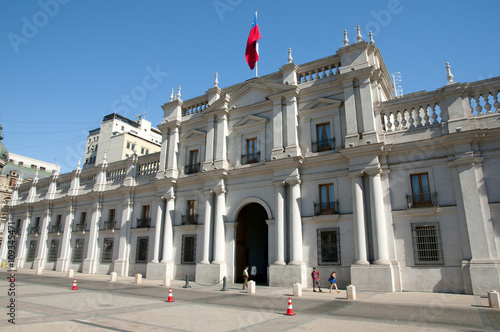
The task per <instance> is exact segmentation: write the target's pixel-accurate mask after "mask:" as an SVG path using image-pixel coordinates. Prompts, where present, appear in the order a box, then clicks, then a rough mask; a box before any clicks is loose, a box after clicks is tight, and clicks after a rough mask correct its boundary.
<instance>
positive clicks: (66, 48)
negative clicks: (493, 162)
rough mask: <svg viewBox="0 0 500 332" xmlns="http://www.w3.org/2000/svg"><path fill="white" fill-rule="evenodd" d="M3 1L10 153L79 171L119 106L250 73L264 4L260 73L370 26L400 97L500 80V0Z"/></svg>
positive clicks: (2, 111)
mask: <svg viewBox="0 0 500 332" xmlns="http://www.w3.org/2000/svg"><path fill="white" fill-rule="evenodd" d="M353 3H354V2H352V1H317V0H310V1H307V2H306V1H294V0H288V1H278V0H276V1H257V0H254V1H249V0H206V1H160V0H143V1H132V0H107V1H97V0H85V1H83V0H41V1H28V0H25V1H13V0H0V54H1V59H2V62H1V64H0V84H1V86H0V123H1V124H2V126H3V128H4V130H3V133H4V136H5V138H4V140H3V143H4V145H5V146H6V147H7V149H8V150H9V151H10V152H13V153H17V154H21V155H25V156H28V157H32V158H36V159H41V160H44V161H48V162H57V163H58V164H60V165H61V168H62V172H70V171H72V170H73V169H75V168H76V164H77V162H78V157H80V156H81V157H83V153H84V146H85V138H86V136H87V134H88V131H89V130H92V129H94V128H97V127H99V125H100V122H101V120H102V117H103V115H106V114H110V113H112V112H113V111H115V110H116V111H117V112H118V113H120V114H122V115H124V116H127V117H129V118H132V119H133V118H134V117H135V116H136V115H138V114H141V113H143V111H144V109H145V108H146V96H145V95H144V93H143V92H144V91H148V102H147V113H146V119H148V120H149V121H151V122H152V123H153V125H158V124H159V123H160V122H161V118H162V110H161V105H163V104H164V103H165V102H166V101H168V99H169V96H170V89H171V88H175V91H177V87H178V86H179V85H181V86H182V99H184V100H186V99H189V98H192V97H196V96H198V95H201V94H203V93H204V92H205V91H206V90H207V89H209V88H210V87H212V86H213V81H214V75H215V72H218V73H219V82H220V84H219V86H220V87H222V88H224V87H227V86H230V85H233V84H236V83H239V82H241V81H244V80H246V79H249V78H252V77H254V75H255V73H254V72H252V71H250V70H249V68H248V66H247V64H246V62H245V58H244V52H245V45H246V39H247V36H248V33H249V31H250V27H251V24H252V20H253V15H254V11H255V10H258V23H259V28H260V32H261V35H262V39H261V41H260V43H259V49H260V61H259V64H258V66H259V75H265V74H269V73H272V72H275V71H277V70H279V68H280V67H281V66H282V65H283V64H285V63H286V61H287V57H288V48H290V47H291V48H292V51H293V58H294V62H295V63H297V64H302V63H305V62H309V61H312V60H315V59H318V58H321V57H325V56H328V55H331V54H334V53H335V52H336V51H337V49H338V48H339V47H341V46H342V43H343V31H344V29H346V30H347V31H348V37H349V39H350V40H351V42H353V41H355V40H356V26H357V25H360V27H361V31H362V34H363V37H364V39H365V40H367V39H368V30H373V32H374V39H375V43H376V45H377V47H379V48H380V50H381V53H382V56H383V57H384V60H385V63H386V66H387V68H388V70H389V72H391V73H393V72H401V74H402V78H403V89H404V93H405V94H407V93H411V92H416V91H421V90H428V91H429V90H434V89H437V88H440V87H441V86H443V85H445V84H446V69H445V63H446V62H450V64H451V71H452V73H453V75H454V76H455V81H457V82H472V81H477V80H481V79H485V78H490V77H495V76H499V75H500V64H499V61H498V58H499V54H500V52H499V51H500V46H499V43H498V36H497V34H498V31H499V29H498V17H499V16H498V15H499V12H500V11H499V9H500V1H497V0H489V1H482V0H479V1H474V2H472V1H463V0H454V1H448V0H443V1H417V0H384V1H373V0H372V1H356V2H355V3H356V5H353Z"/></svg>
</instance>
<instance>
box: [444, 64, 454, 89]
mask: <svg viewBox="0 0 500 332" xmlns="http://www.w3.org/2000/svg"><path fill="white" fill-rule="evenodd" d="M450 68H451V67H450V63H449V62H447V63H446V71H447V73H448V74H447V75H446V79H447V80H448V83H446V84H453V83H455V81H453V74H452V73H451V70H450Z"/></svg>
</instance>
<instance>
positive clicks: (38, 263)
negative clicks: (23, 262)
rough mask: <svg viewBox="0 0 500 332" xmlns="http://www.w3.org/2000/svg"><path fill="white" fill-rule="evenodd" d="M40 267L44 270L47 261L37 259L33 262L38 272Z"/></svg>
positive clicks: (34, 268)
mask: <svg viewBox="0 0 500 332" xmlns="http://www.w3.org/2000/svg"><path fill="white" fill-rule="evenodd" d="M39 267H41V268H42V270H43V268H44V267H45V260H44V259H43V258H35V260H34V261H33V270H36V269H38V268H39Z"/></svg>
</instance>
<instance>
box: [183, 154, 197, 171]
mask: <svg viewBox="0 0 500 332" xmlns="http://www.w3.org/2000/svg"><path fill="white" fill-rule="evenodd" d="M199 168H200V166H199V164H198V150H191V151H189V160H188V164H187V165H186V170H185V172H184V173H186V174H192V173H197V172H199Z"/></svg>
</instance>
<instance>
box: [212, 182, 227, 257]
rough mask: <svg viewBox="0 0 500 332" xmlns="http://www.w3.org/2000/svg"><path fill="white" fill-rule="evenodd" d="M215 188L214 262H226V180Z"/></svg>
mask: <svg viewBox="0 0 500 332" xmlns="http://www.w3.org/2000/svg"><path fill="white" fill-rule="evenodd" d="M221 182H222V184H221V185H219V186H217V187H216V188H215V189H214V192H215V195H216V206H215V220H214V256H213V261H212V263H213V264H224V263H225V255H224V254H225V236H224V214H225V212H226V189H225V187H224V181H223V180H222V181H221Z"/></svg>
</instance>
